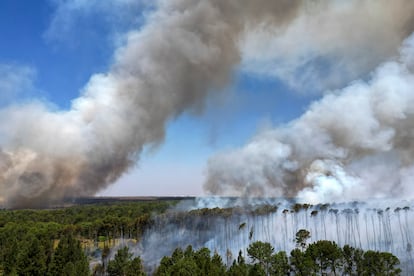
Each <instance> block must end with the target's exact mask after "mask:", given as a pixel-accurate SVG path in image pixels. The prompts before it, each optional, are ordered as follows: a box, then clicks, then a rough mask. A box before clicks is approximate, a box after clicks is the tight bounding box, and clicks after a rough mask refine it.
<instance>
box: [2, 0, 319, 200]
mask: <svg viewBox="0 0 414 276" xmlns="http://www.w3.org/2000/svg"><path fill="white" fill-rule="evenodd" d="M115 2H116V1H115ZM118 2H119V3H118V4H114V6H111V7H110V5H109V4H108V6H106V5H105V4H102V3H101V4H99V1H89V4H87V1H52V0H50V1H49V0H47V1H42V0H36V1H24V0H4V1H1V2H0V37H1V43H0V72H1V76H0V90H2V91H1V96H0V106H7V105H9V104H16V103H26V102H30V101H33V100H41V101H42V102H44V103H46V104H47V105H48V106H52V108H54V109H56V110H66V109H68V108H69V107H70V105H71V101H72V100H73V99H75V98H77V97H78V96H79V94H80V93H81V91H82V89H83V87H84V86H85V84H86V83H87V82H88V80H89V78H90V77H91V75H93V74H94V73H99V72H105V71H106V70H107V69H108V67H109V65H110V64H111V63H112V60H113V55H114V49H115V48H116V47H117V46H118V45H119V44H122V35H123V34H124V33H125V32H127V31H128V30H129V29H132V28H139V26H140V25H141V24H143V21H144V17H145V15H146V13H148V12H150V11H151V8H152V7H149V6H145V5H144V4H142V3H139V1H135V3H131V2H132V1H118ZM70 3H71V4H70ZM117 13H118V14H117ZM224 89H226V90H228V91H227V92H226V94H225V96H222V97H217V98H212V99H209V102H208V104H207V107H206V108H204V110H202V111H200V112H197V114H195V113H193V112H186V113H184V114H183V115H180V116H179V117H178V118H176V119H174V120H170V121H169V122H168V125H167V131H166V137H165V139H164V142H163V143H161V144H159V145H157V146H155V147H151V148H148V149H146V150H145V153H144V154H143V155H142V156H141V159H140V161H139V162H138V163H137V164H136V165H135V166H134V167H133V168H131V169H129V171H128V172H127V173H126V174H125V175H124V176H122V177H121V178H120V179H119V180H117V181H116V183H115V184H114V185H111V186H109V187H108V188H107V189H105V190H103V191H101V192H100V193H99V195H102V196H117V195H122V196H131V195H137V196H138V195H202V194H203V193H204V192H203V189H202V184H203V182H204V181H205V166H206V162H207V159H208V157H209V156H210V155H212V154H213V153H214V152H216V151H218V150H223V149H227V148H232V147H235V146H240V145H242V144H243V143H245V142H246V141H248V140H249V138H250V137H251V136H252V135H253V134H254V133H255V132H257V131H258V130H260V129H261V128H263V127H266V126H267V125H275V124H276V125H277V124H282V123H285V122H287V121H289V120H291V119H293V118H295V117H297V116H298V115H300V114H301V113H302V112H303V111H304V110H305V109H306V106H307V105H309V103H310V101H311V100H312V99H313V98H314V97H313V96H305V95H304V94H301V93H291V91H290V90H291V89H290V88H289V87H288V86H286V85H285V84H284V83H283V82H281V81H279V80H277V79H275V78H270V77H266V76H259V75H255V74H250V73H248V72H244V71H243V70H240V69H237V70H235V72H234V75H233V78H232V81H231V82H230V83H229V84H228V86H227V87H225V88H224Z"/></svg>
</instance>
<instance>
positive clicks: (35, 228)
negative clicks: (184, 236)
mask: <svg viewBox="0 0 414 276" xmlns="http://www.w3.org/2000/svg"><path fill="white" fill-rule="evenodd" d="M177 202H178V201H173V200H171V201H157V200H155V201H146V202H122V203H105V204H95V205H81V206H73V207H67V208H56V209H47V210H0V275H78V276H79V275H145V272H148V270H147V271H145V270H144V266H145V264H143V262H142V260H141V259H140V257H134V256H133V254H132V253H131V252H130V251H129V249H128V247H120V248H119V250H118V251H117V252H116V254H115V255H114V256H113V258H111V259H109V258H108V256H109V253H110V251H111V248H112V247H113V246H115V245H116V242H115V240H116V239H119V238H121V237H123V238H126V239H130V240H135V241H139V240H140V238H141V236H142V234H143V232H144V230H145V229H149V228H148V227H150V226H151V224H152V223H153V217H154V215H157V217H160V216H161V217H162V216H166V215H167V214H166V211H167V210H168V209H169V208H170V207H172V206H173V205H175V204H176V203H177ZM300 207H301V208H304V207H303V206H300ZM305 207H306V206H305ZM297 208H299V207H298V206H293V207H292V210H290V211H295V209H297ZM276 209H277V208H276V207H274V206H262V207H260V208H256V209H252V210H251V211H250V212H253V213H254V214H263V213H269V212H270V213H271V212H275V211H276ZM234 212H236V213H237V212H241V210H239V209H237V208H235V209H233V208H227V209H220V208H214V209H200V210H194V211H190V212H188V213H186V214H187V215H177V214H175V215H174V216H175V218H176V219H177V220H178V221H179V220H180V219H182V218H185V219H184V222H186V221H187V222H188V219H189V218H190V219H191V217H193V216H201V217H209V216H223V217H226V216H228V215H230V214H231V213H234ZM309 237H310V233H309V232H308V231H307V230H305V229H302V230H300V231H299V232H298V233H297V234H296V243H297V247H296V249H294V250H292V251H291V252H289V253H286V252H283V251H281V252H275V250H274V248H273V247H272V246H271V245H270V244H269V243H264V242H260V241H255V242H252V243H251V244H250V246H249V247H248V248H247V249H246V251H245V252H247V256H245V255H244V254H242V252H240V254H239V256H238V257H237V258H236V259H235V260H234V261H233V263H232V264H231V265H225V263H224V262H223V261H222V258H221V257H220V256H219V255H218V254H217V253H216V252H210V250H209V249H207V248H201V249H198V250H194V249H193V248H192V247H191V246H188V247H187V248H185V249H184V250H183V249H181V248H177V249H176V250H175V251H174V252H173V253H172V255H171V256H165V257H164V258H162V260H161V261H160V263H159V264H158V265H157V267H153V268H150V269H151V271H154V274H155V275H399V274H400V272H401V271H400V269H399V268H398V265H399V260H398V259H397V258H396V257H395V256H394V255H392V254H390V253H387V252H375V251H366V252H364V251H363V250H361V249H357V248H353V247H350V246H347V245H345V246H344V247H342V248H341V247H339V246H338V245H336V244H335V243H334V242H332V241H323V240H322V241H317V242H315V243H312V244H308V243H307V240H308V239H309ZM91 248H94V250H95V251H96V250H98V251H99V252H98V253H99V255H100V259H99V262H97V263H91V260H92V259H93V257H92V255H93V254H94V253H96V252H92V251H91ZM153 250H157V249H156V248H154V249H153ZM94 259H95V260H96V258H94ZM226 263H227V262H226ZM227 264H228V263H227Z"/></svg>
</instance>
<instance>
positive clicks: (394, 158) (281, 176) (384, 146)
mask: <svg viewBox="0 0 414 276" xmlns="http://www.w3.org/2000/svg"><path fill="white" fill-rule="evenodd" d="M413 70H414V35H411V36H410V37H409V38H407V39H406V40H405V42H404V43H403V45H402V47H401V49H400V55H399V57H398V58H396V59H395V60H393V61H389V62H386V63H384V64H382V65H380V66H379V67H378V68H377V69H376V70H375V71H374V72H373V73H372V75H371V77H370V80H369V81H363V80H358V81H354V82H353V83H351V84H350V85H349V86H348V87H346V88H344V89H342V90H338V91H333V92H332V93H329V94H327V95H325V96H324V97H323V98H322V99H321V100H319V101H317V102H314V103H313V104H312V105H311V106H310V108H309V110H307V111H306V112H305V113H304V114H303V115H302V116H301V117H300V118H298V119H296V120H295V121H293V122H290V123H289V124H287V125H284V126H280V127H276V128H274V129H268V130H266V131H264V132H262V133H259V134H258V135H256V136H255V137H253V138H252V140H251V141H250V142H249V143H248V144H247V145H246V146H244V147H242V148H240V149H236V150H233V151H230V152H225V153H221V154H218V155H216V156H214V157H212V158H211V159H210V161H209V170H208V173H209V175H208V181H207V183H206V185H205V188H206V189H207V190H208V191H210V192H212V193H222V194H237V195H244V194H250V195H251V194H253V195H261V196H263V195H274V196H297V197H299V198H302V199H303V200H305V201H307V202H308V201H309V202H312V203H314V202H324V201H332V200H345V199H361V198H369V197H387V196H388V197H390V196H391V197H401V196H403V197H412V196H413V195H414V190H413V189H412V188H411V186H412V185H411V181H412V178H411V176H412V174H413V172H414V150H413V149H414V144H413V141H414V132H413V127H414V123H413V122H414V107H413V106H414V93H413V87H414V71H413Z"/></svg>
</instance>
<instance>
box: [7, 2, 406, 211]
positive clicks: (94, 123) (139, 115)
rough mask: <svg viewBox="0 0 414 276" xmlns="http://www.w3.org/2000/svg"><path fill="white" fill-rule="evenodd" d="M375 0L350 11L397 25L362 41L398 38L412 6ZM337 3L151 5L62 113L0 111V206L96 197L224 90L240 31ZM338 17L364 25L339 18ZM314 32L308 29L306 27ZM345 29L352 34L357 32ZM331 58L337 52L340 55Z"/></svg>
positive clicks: (40, 107)
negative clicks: (180, 120)
mask: <svg viewBox="0 0 414 276" xmlns="http://www.w3.org/2000/svg"><path fill="white" fill-rule="evenodd" d="M379 2H380V3H381V5H377V4H374V3H378V1H370V0H366V1H365V2H364V3H365V4H364V5H362V6H361V5H359V3H360V1H352V2H350V7H351V10H352V9H354V10H355V11H357V10H360V9H362V10H364V9H365V10H366V11H367V12H368V11H370V7H371V6H370V5H371V4H370V3H372V5H373V7H376V9H375V12H374V14H377V16H378V17H379V18H384V19H390V18H392V19H393V20H391V21H392V22H394V21H395V22H396V23H395V24H388V25H387V27H386V28H383V29H381V30H382V31H374V32H372V33H371V35H370V36H367V38H366V40H365V39H361V41H362V42H364V43H365V42H366V41H371V42H372V41H373V42H374V43H375V42H379V41H382V40H384V39H385V38H390V39H389V41H398V42H399V41H401V40H402V39H403V38H404V37H405V36H406V35H407V33H408V32H411V31H412V25H413V22H412V18H411V14H413V12H414V4H413V2H412V1H408V0H401V1H393V2H392V3H391V2H390V1H385V0H383V1H379ZM340 3H341V1H333V2H332V1H323V0H321V1H300V0H278V1H270V0H259V1H247V0H237V1H236V0H229V1H221V0H202V1H201V0H171V1H159V2H157V4H156V10H155V12H154V13H152V14H151V15H150V16H149V17H148V19H147V23H146V24H145V25H144V26H142V27H141V29H140V30H135V31H131V32H129V33H128V34H127V35H126V38H127V39H126V43H125V45H123V46H122V47H120V48H119V49H117V51H116V53H115V54H114V63H113V65H112V66H111V69H110V70H109V71H108V72H106V73H101V74H95V75H93V76H92V77H91V78H90V81H89V82H88V83H87V84H86V86H85V87H84V89H83V91H82V92H81V96H80V97H79V98H77V99H75V100H74V101H73V102H72V106H71V108H70V109H69V110H67V111H61V110H56V109H55V108H53V107H50V106H48V105H46V104H44V103H41V102H35V101H34V102H32V103H29V104H24V105H14V106H9V107H7V108H4V109H2V110H1V111H0V113H1V114H0V147H1V151H0V195H1V197H2V200H3V201H4V202H5V204H6V205H8V206H11V207H15V206H30V205H32V206H36V205H42V204H47V202H50V201H53V200H56V199H60V198H62V197H65V196H79V195H91V194H94V193H96V192H97V191H99V190H100V189H102V188H104V187H106V186H107V185H109V184H111V183H113V182H114V181H115V180H116V179H118V178H119V177H120V175H121V174H122V173H123V172H125V171H126V170H127V169H128V168H130V166H131V165H132V164H134V163H135V162H137V160H138V159H139V155H140V153H141V151H142V150H143V147H145V146H146V145H153V144H157V143H160V142H162V140H163V138H164V131H165V125H166V124H167V123H168V121H169V120H172V119H174V118H175V117H177V116H179V115H180V114H181V113H183V112H184V111H187V110H196V111H199V110H200V109H202V107H203V104H204V101H205V100H206V98H207V97H208V96H209V95H210V94H212V93H218V91H220V88H222V87H223V86H225V84H226V83H227V82H228V81H229V79H230V78H231V75H232V72H233V70H234V69H235V66H236V65H237V64H238V63H239V62H240V60H241V56H240V53H241V52H242V51H241V46H240V44H243V43H242V42H241V41H242V40H243V39H242V38H243V37H248V35H246V34H248V33H251V32H254V31H256V30H257V29H258V28H259V29H262V28H265V29H266V30H268V29H269V28H270V29H272V30H274V31H275V33H274V35H276V36H277V35H281V34H285V33H286V30H289V28H288V27H289V26H290V25H289V24H292V22H297V20H299V19H300V18H302V16H303V15H304V14H306V11H307V10H308V9H309V8H310V7H311V6H312V7H315V6H314V5H316V7H317V8H318V9H321V10H324V8H327V7H331V8H332V7H335V5H339V4H340ZM340 6H341V5H339V7H340ZM328 10H329V9H328ZM351 14H352V13H351ZM333 20H336V19H333ZM341 20H342V21H344V22H345V21H346V22H349V23H348V24H351V25H352V22H358V24H364V23H363V22H364V21H363V20H358V21H357V20H353V18H348V17H346V18H342V19H341ZM327 22H328V21H322V24H323V25H325V23H327ZM351 25H350V26H351ZM388 26H391V27H388ZM319 27H320V26H318V25H317V24H314V26H313V27H312V28H313V31H315V32H316V31H318V30H319ZM352 29H354V30H355V31H356V33H358V30H364V28H352ZM334 32H335V30H333V31H332V33H334ZM391 38H392V39H391ZM345 40H346V39H345V38H344V41H345ZM387 41H388V40H387ZM362 42H361V43H362ZM361 43H359V42H358V43H356V44H355V46H358V45H359V44H361ZM364 43H363V44H364ZM394 44H395V43H390V45H388V44H386V46H385V50H384V53H386V54H387V55H389V54H392V53H393V50H394V46H395V45H394ZM364 45H365V44H364ZM322 52H323V51H322ZM372 52H373V53H374V52H375V51H372ZM329 53H331V54H332V53H335V50H334V49H330V50H329ZM338 53H339V54H344V55H346V54H347V50H346V49H340V51H339V52H338ZM381 53H382V52H381ZM381 57H382V56H381ZM378 58H379V57H378V54H377V53H375V54H373V55H371V56H369V55H368V59H369V60H371V61H374V63H375V61H377V60H378ZM286 150H287V151H289V150H290V149H289V147H287V148H286ZM292 154H294V153H292ZM285 165H286V166H288V167H289V166H296V163H295V162H292V163H289V162H288V163H286V164H285ZM269 169H272V168H269ZM295 176H296V174H295V173H292V175H291V177H292V178H295ZM284 177H287V175H285V176H284ZM209 190H211V191H214V190H215V189H210V188H209ZM217 191H218V192H220V189H219V190H217Z"/></svg>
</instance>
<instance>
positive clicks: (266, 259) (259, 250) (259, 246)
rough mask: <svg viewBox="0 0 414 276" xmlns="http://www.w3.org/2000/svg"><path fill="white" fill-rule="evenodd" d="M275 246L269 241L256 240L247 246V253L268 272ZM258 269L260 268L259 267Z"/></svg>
mask: <svg viewBox="0 0 414 276" xmlns="http://www.w3.org/2000/svg"><path fill="white" fill-rule="evenodd" d="M273 251H274V248H273V247H272V246H271V245H270V243H268V242H266V243H265V242H261V241H256V242H254V243H252V244H250V246H249V247H248V248H247V254H248V255H249V257H250V258H251V259H252V260H253V262H258V264H259V266H260V267H261V268H262V269H263V271H265V273H266V274H268V272H269V269H270V263H271V260H272V254H273ZM257 269H258V268H257Z"/></svg>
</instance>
